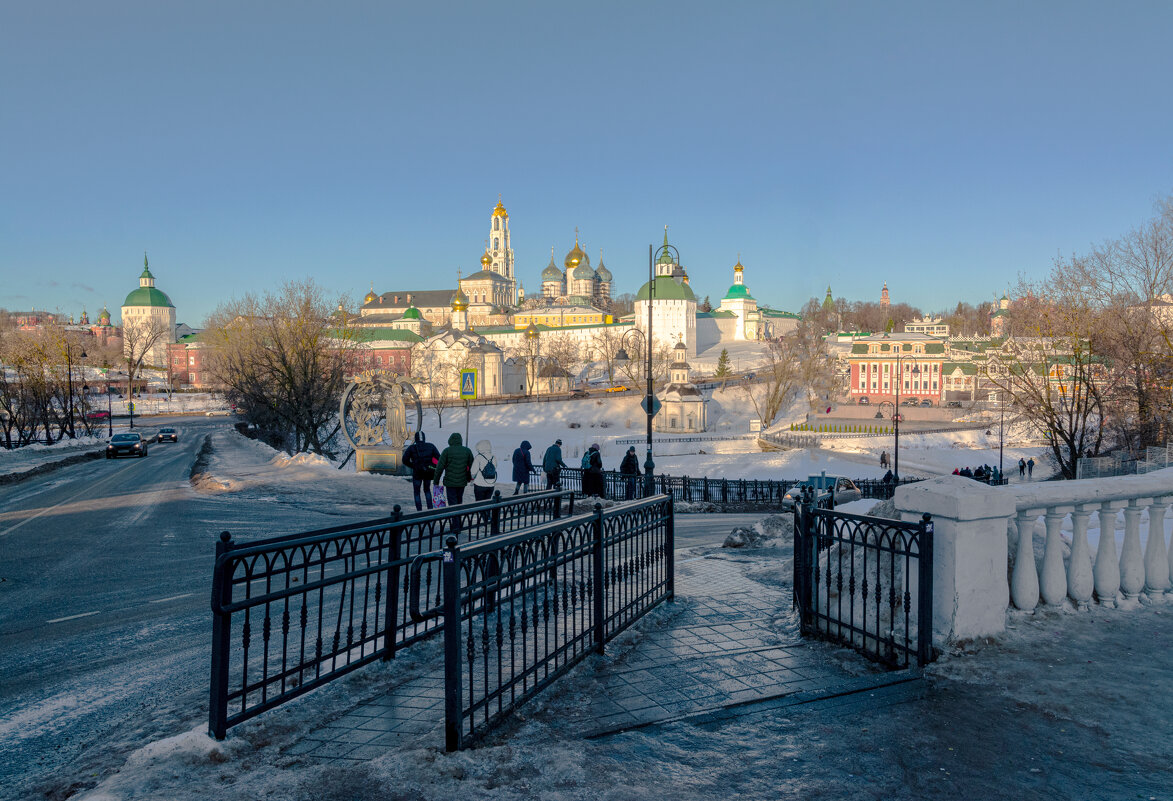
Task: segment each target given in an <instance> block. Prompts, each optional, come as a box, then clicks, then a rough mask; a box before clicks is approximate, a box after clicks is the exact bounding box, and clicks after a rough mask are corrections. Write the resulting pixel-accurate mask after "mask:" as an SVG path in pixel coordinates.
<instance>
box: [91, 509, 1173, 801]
mask: <svg viewBox="0 0 1173 801" xmlns="http://www.w3.org/2000/svg"><path fill="white" fill-rule="evenodd" d="M713 522H714V526H721V522H720V518H719V517H716V516H715V517H714V521H713ZM789 548H790V546H789V541H788V540H787V541H783V542H781V543H780V544H779V545H778V547H768V548H760V549H752V550H751V549H741V550H737V551H731V550H725V549H721V548H717V547H707V546H706V547H705V548H696V549H692V550H691V552H681V553H679V554H678V582H677V589H678V593H677V600H676V601H675V602H673V603H670V604H665V605H662V606H661V607H660V608H658V609H657V610H655V611H653V612H652V613H650V614H649V615H647V616H646V617H645V618H644V619H643V620H642V621H641V622H640V623H638V624H637V625H636V626H634V627H633V628H632V629H630V630H629V631H627V632H625V633H624V634H622V635H620V636H619V637H618V638H616V639H615V640H614V641H612V642H611V643H609V644H608V653H607V655H606V656H603V657H591V658H589V659H588V660H586V661H585V662H584V663H583V664H582V665H580V666H579V667H577V668H576V669H575V670H573V671H571V672H570V673H569V674H568V675H566V676H565V677H563V678H562V679H560V680H559V681H558V682H557V683H555V684H554V685H553V686H552V687H551V688H550V689H549V690H548V691H547V692H546V693H544V694H543V695H541V696H539V697H538V698H537V699H535V700H534V701H532V702H530V703H529V704H527V705H525V706H523V707H522V708H521V709H520V710H518V712H517V713H516V714H515V715H514V718H513V720H512V721H511V722H509V723H508V724H506V725H504V726H502V727H501V728H500V729H498V730H496V731H494V732H493V733H491V734H490V735H488V736H487V737H486V738H484V739H483V740H482V741H480V742H479V743H478V744H477V745H476V746H475V747H473V748H471V749H469V750H466V751H463V752H460V753H456V754H445V753H444V752H443V742H442V740H443V737H442V720H443V713H442V693H443V689H442V684H443V680H442V675H441V672H440V670H438V666H439V664H440V662H441V649H440V644H439V643H438V642H433V641H427V642H424V643H421V644H419V645H418V646H414V647H413V648H412V649H409V651H407V652H405V653H404V654H403V655H402V656H400V657H399V658H397V659H395V660H393V661H392V662H388V663H382V664H380V665H377V666H371V667H370V668H369V669H364V670H363V671H359V672H357V673H356V674H355V675H354V676H353V677H351V678H348V679H347V680H345V681H342V682H336V683H334V684H333V685H330V686H328V687H327V688H324V689H323V690H320V691H316V692H314V693H310V694H308V695H307V696H305V697H303V698H302V699H299V700H298V701H296V702H294V703H291V704H288V705H286V706H283V707H281V708H278V709H276V710H273V711H272V712H269V713H266V714H264V715H261V716H260V717H259V718H257V719H254V720H253V721H249V722H248V723H245V724H243V725H241V726H239V727H237V728H236V729H234V730H233V732H232V733H231V735H230V737H229V738H228V740H227V741H225V742H223V743H216V742H214V741H211V740H209V739H208V738H207V737H206V735H205V734H204V733H203V728H202V726H201V727H199V728H197V729H195V730H193V731H191V732H189V733H187V734H184V735H180V736H178V737H176V738H172V740H170V741H163V742H160V743H154V744H152V745H150V746H148V747H146V748H144V749H141V750H140V752H138V753H136V754H135V755H132V757H131V758H130V759H129V760H128V761H127V763H126V765H125V766H124V767H123V768H122V770H121V772H119V773H118V774H115V775H112V776H109V777H108V778H106V779H105V781H103V782H102V784H100V785H99V786H98V787H97V788H95V789H94V790H93V791H91V792H90V793H88V794H87V795H86V796H84V797H87V798H90V799H112V798H158V797H167V798H172V799H192V801H195V800H196V799H199V801H209V800H210V799H220V798H224V799H228V798H233V799H236V798H255V797H273V798H314V799H325V800H326V801H332V800H333V799H339V801H341V799H400V798H411V799H441V798H461V799H494V800H496V801H499V800H500V799H531V798H547V799H557V800H558V801H561V800H562V799H614V800H616V801H618V800H619V799H646V798H649V797H665V798H672V799H710V798H716V799H724V798H731V797H741V798H749V799H791V798H793V799H800V798H801V799H951V800H952V799H957V798H983V799H1016V800H1017V799H1025V800H1028V801H1034V799H1039V801H1041V800H1042V799H1048V801H1050V800H1051V799H1079V800H1081V801H1082V800H1084V799H1086V801H1106V800H1112V799H1149V800H1150V801H1155V800H1156V799H1170V798H1173V767H1171V766H1173V700H1171V699H1173V658H1171V657H1170V653H1171V652H1173V606H1170V605H1154V606H1147V607H1143V608H1139V609H1131V610H1127V609H1110V608H1103V607H1094V608H1093V609H1092V610H1091V611H1089V612H1075V611H1072V610H1068V609H1066V608H1061V609H1058V610H1050V611H1048V610H1042V611H1039V612H1037V613H1034V614H1019V613H1012V614H1011V617H1010V619H1009V621H1008V622H1009V628H1008V629H1007V631H1006V632H1005V634H1004V635H1002V636H999V637H998V638H997V639H996V640H990V641H983V642H971V643H964V644H961V645H959V646H958V647H956V648H954V649H952V650H950V651H948V652H946V653H944V654H942V655H941V658H940V659H939V660H938V661H937V662H936V663H934V664H933V665H931V666H929V668H928V669H927V670H926V671H925V676H924V679H923V681H920V680H904V681H901V682H899V683H898V684H894V685H893V684H888V685H887V686H882V685H885V684H887V682H889V681H891V679H892V676H891V674H882V673H880V672H878V671H877V669H876V668H875V667H874V666H872V665H871V664H869V663H868V662H866V661H865V660H863V659H862V658H861V657H859V656H857V655H856V654H854V653H853V652H851V651H849V650H847V649H843V648H837V647H834V646H830V645H828V644H825V643H820V642H812V641H803V640H800V639H799V638H798V637H797V634H796V621H795V620H794V616H793V614H792V612H791V608H790V569H791V562H790V550H789ZM412 652H415V653H412ZM833 687H838V688H843V687H848V688H852V689H855V690H863V691H862V692H855V693H852V694H850V695H844V694H840V693H838V692H835V693H828V692H826V689H827V688H833Z"/></svg>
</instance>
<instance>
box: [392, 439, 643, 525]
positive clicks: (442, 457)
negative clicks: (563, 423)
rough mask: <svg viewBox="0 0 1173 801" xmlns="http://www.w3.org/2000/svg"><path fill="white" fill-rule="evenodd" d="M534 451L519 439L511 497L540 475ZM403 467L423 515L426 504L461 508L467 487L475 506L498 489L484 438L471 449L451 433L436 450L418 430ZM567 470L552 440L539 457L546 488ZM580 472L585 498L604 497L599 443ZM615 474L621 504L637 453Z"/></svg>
mask: <svg viewBox="0 0 1173 801" xmlns="http://www.w3.org/2000/svg"><path fill="white" fill-rule="evenodd" d="M532 451H533V445H531V444H530V441H529V440H522V442H521V445H519V446H518V447H517V448H516V449H515V450H514V451H513V458H512V462H513V470H512V479H513V494H514V495H518V494H521V493H525V492H529V485H530V481H531V478H532V477H533V476H535V475H539V473H538V471H537V469H536V468H535V467H534V463H533V458H532V456H531V452H532ZM403 465H404V466H405V467H407V468H409V469H410V470H411V487H412V495H413V496H414V498H415V508H416V510H417V511H422V510H423V509H424V506H425V505H426V506H427V508H428V509H432V508H434V507H435V506H436V505H447V506H454V505H456V504H459V503H464V491H465V489H466V488H467V487H468V485H470V484H471V485H472V489H473V499H474V500H477V501H483V500H488V499H489V498H491V497H492V496H493V491H494V490H495V489H496V487H497V463H496V457H495V456H494V455H493V445H492V443H491V442H489V440H487V439H482V440H480V441H479V442H477V443H476V445H475V446H474V447H473V448H472V449H469V448H468V447H466V446H465V445H464V440H463V438H462V437H461V436H460V434H455V433H454V434H452V435H451V436H449V437H448V447H447V448H445V449H444V450H443V451H440V450H438V449H437V448H436V446H435V445H433V444H432V443H430V442H428V439H427V436H426V435H425V434H424V432H422V431H417V432H416V434H415V441H414V442H412V443H411V445H409V446H408V447H407V449H406V450H405V451H404V452H403ZM566 466H567V465H566V462H564V461H563V460H562V440H561V439H556V440H554V444H553V445H551V446H550V447H548V448H546V452H545V454H543V456H542V468H541V471H542V472H543V473H545V474H546V489H556V488H558V487H561V486H562V471H563V470H564V469H565V468H566ZM582 471H583V472H582V492H583V494H584V495H589V496H594V497H598V498H606V497H607V486H606V481H605V479H604V476H603V457H602V453H601V452H600V450H599V446H598V444H595V445H591V446H590V448H588V449H587V451H586V453H585V454H583V457H582ZM619 473H620V475H622V476H623V480H624V496H625V500H629V501H630V500H633V499H634V498H635V496H636V482H637V480H638V478H639V474H640V472H639V457H637V456H636V454H635V447H634V446H632V447H630V448H628V449H627V453H626V454H625V455H624V457H623V461H622V462H620V464H619ZM433 484H434V485H435V488H439V487H443V490H442V493H443V501H440V500H439V499H438V498H437V497H436V495H437V494H438V493H437V492H436V489H434V488H433Z"/></svg>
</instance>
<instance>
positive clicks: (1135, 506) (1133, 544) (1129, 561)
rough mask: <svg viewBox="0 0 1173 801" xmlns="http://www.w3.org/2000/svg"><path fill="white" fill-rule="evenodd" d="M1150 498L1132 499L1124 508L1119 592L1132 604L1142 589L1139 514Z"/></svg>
mask: <svg viewBox="0 0 1173 801" xmlns="http://www.w3.org/2000/svg"><path fill="white" fill-rule="evenodd" d="M1151 502H1152V498H1133V499H1132V500H1130V501H1129V502H1128V506H1126V507H1125V508H1124V546H1123V547H1122V548H1121V549H1120V591H1121V592H1122V593H1124V600H1125V601H1127V602H1128V603H1129V604H1134V603H1136V602H1137V600H1138V599H1139V598H1140V591H1141V590H1143V589H1144V556H1143V555H1142V553H1141V550H1140V513H1141V511H1142V508H1143V506H1144V505H1147V504H1149V503H1151Z"/></svg>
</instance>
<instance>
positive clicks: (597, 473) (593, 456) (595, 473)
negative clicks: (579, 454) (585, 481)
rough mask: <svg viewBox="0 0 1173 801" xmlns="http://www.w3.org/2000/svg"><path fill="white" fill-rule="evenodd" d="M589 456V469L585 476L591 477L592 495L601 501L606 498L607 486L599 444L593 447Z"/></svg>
mask: <svg viewBox="0 0 1173 801" xmlns="http://www.w3.org/2000/svg"><path fill="white" fill-rule="evenodd" d="M587 456H588V461H589V466H588V467H587V471H586V473H584V474H583V475H584V476H587V475H589V476H590V477H591V492H590V494H591V495H594V496H597V497H598V498H601V499H602V498H606V497H607V485H606V482H605V480H604V479H603V454H602V453H601V452H600V451H599V446H598V444H597V443H596V444H594V445H592V446H591V449H590V450H589V451H587Z"/></svg>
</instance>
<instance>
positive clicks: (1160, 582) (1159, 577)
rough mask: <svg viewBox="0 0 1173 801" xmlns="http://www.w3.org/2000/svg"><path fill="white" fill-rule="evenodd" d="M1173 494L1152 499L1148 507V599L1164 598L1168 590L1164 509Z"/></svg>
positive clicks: (1146, 548) (1146, 576) (1145, 589)
mask: <svg viewBox="0 0 1173 801" xmlns="http://www.w3.org/2000/svg"><path fill="white" fill-rule="evenodd" d="M1171 501H1173V495H1165V496H1162V497H1160V498H1154V499H1153V505H1152V506H1150V507H1149V541H1148V543H1146V544H1145V550H1144V592H1145V595H1147V596H1148V598H1149V600H1150V601H1161V600H1164V597H1165V593H1167V592H1169V585H1170V581H1169V553H1168V550H1167V549H1166V548H1165V510H1166V509H1167V508H1169V503H1170V502H1171Z"/></svg>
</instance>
